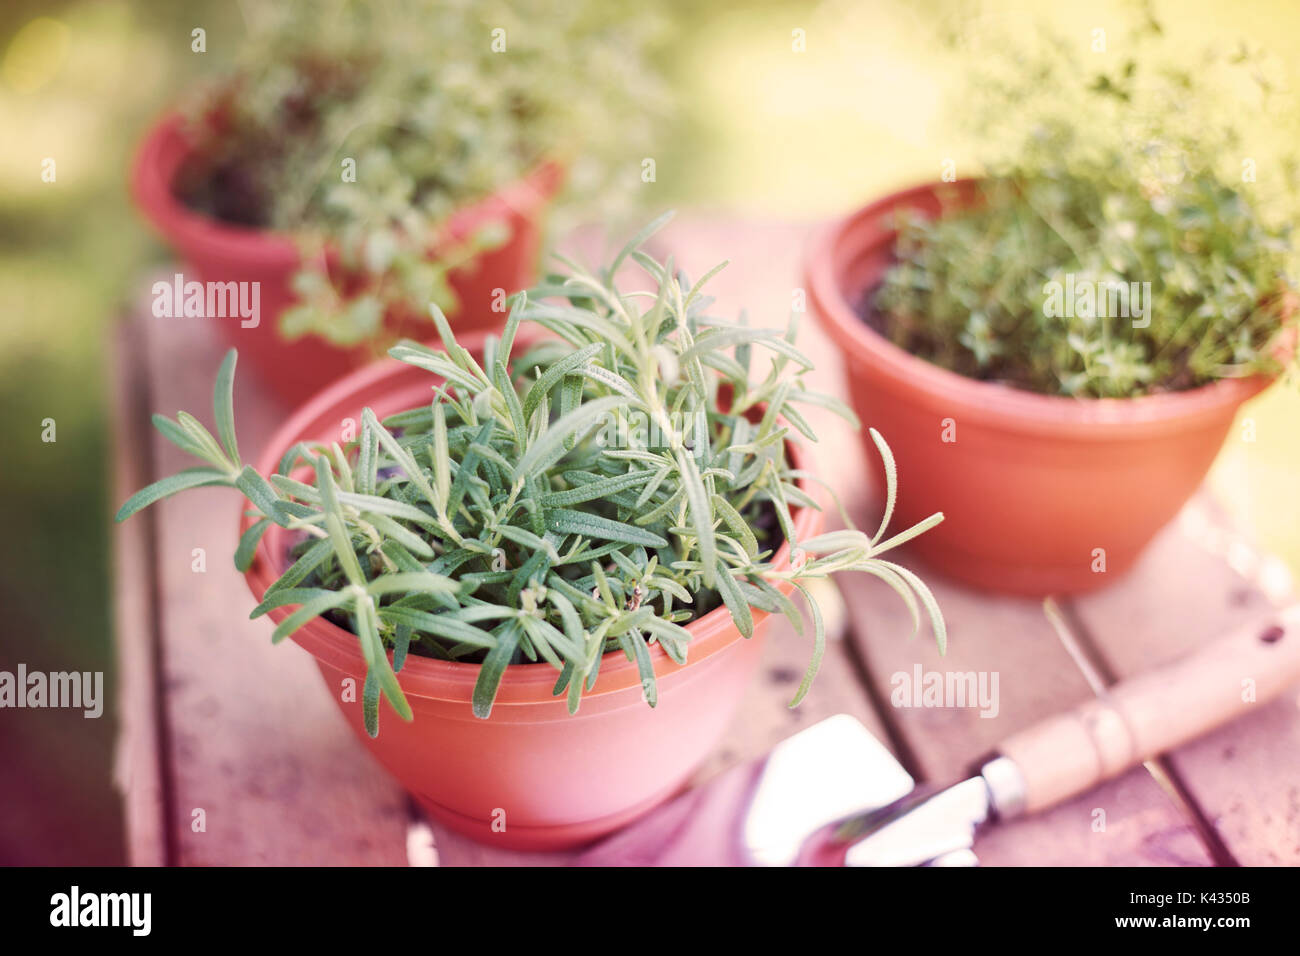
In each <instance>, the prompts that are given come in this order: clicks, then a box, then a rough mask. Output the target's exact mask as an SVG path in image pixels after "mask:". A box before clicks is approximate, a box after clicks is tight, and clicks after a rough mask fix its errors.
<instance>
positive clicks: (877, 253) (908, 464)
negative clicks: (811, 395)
mask: <svg viewBox="0 0 1300 956" xmlns="http://www.w3.org/2000/svg"><path fill="white" fill-rule="evenodd" d="M977 185H978V184H977V183H976V182H974V181H966V182H962V183H957V184H955V187H956V189H957V191H958V197H959V198H958V202H959V203H960V202H961V201H962V200H965V201H967V202H969V201H973V197H974V194H975V192H976V189H977ZM943 188H945V187H942V186H939V185H926V186H920V187H917V188H914V189H909V190H906V191H904V192H900V193H897V194H895V195H892V196H889V197H887V198H885V199H882V200H880V201H879V202H876V203H873V204H871V205H870V206H867V207H866V208H864V209H861V210H859V211H857V212H855V213H853V214H852V215H850V216H849V217H847V218H846V219H844V220H841V221H839V222H836V223H833V224H832V225H830V226H829V227H827V228H826V229H824V230H823V231H821V232H820V233H819V234H818V235H817V236H816V237H815V238H814V240H813V242H812V244H811V245H810V247H809V250H808V254H807V260H806V263H805V268H806V281H807V284H808V288H809V290H810V294H811V298H812V305H813V309H814V312H815V313H816V315H817V318H818V319H819V321H820V322H821V324H822V326H823V327H824V328H825V329H826V331H827V332H828V333H830V335H831V337H832V338H833V339H834V340H835V342H836V343H837V344H838V345H839V347H840V349H841V351H842V354H843V359H844V364H845V374H846V378H847V379H848V385H849V391H850V394H851V396H852V400H853V405H854V407H855V409H856V411H857V413H858V415H860V416H861V417H862V420H863V421H864V422H870V423H871V424H872V425H874V426H875V427H876V428H877V429H878V430H879V431H880V432H881V433H882V434H883V435H884V437H885V438H886V440H888V442H889V444H890V447H891V448H892V449H893V452H894V456H895V458H896V459H897V462H898V472H899V493H898V505H897V508H898V511H897V517H896V519H895V520H896V522H897V523H898V524H899V526H906V524H908V523H911V522H914V521H917V520H920V519H921V518H924V517H925V516H927V515H929V514H930V513H931V512H934V511H942V512H944V514H945V515H946V519H945V520H944V522H943V524H941V525H939V527H937V528H935V529H934V530H932V531H930V532H928V533H927V534H925V535H922V536H921V537H920V538H918V539H916V541H915V543H914V546H915V551H916V552H917V553H919V554H920V555H921V556H922V557H923V558H924V559H925V560H926V561H927V562H928V563H929V564H930V565H932V566H933V567H935V568H937V569H939V570H940V571H942V572H943V573H945V574H947V575H949V576H951V577H953V578H956V579H957V580H959V581H964V582H967V583H970V584H973V585H976V586H978V587H981V588H987V589H990V590H995V591H1006V592H1012V593H1019V594H1046V593H1068V592H1078V591H1085V590H1088V589H1091V588H1095V587H1099V586H1101V585H1104V584H1106V583H1108V582H1110V581H1112V580H1114V579H1115V578H1116V577H1117V576H1119V575H1122V574H1123V573H1124V572H1125V571H1127V570H1128V569H1129V568H1130V567H1131V566H1132V565H1133V563H1134V561H1135V560H1136V559H1137V557H1138V555H1139V553H1140V552H1141V551H1142V549H1143V548H1144V547H1145V546H1146V545H1147V543H1148V542H1150V541H1151V539H1152V537H1154V535H1155V534H1156V532H1157V531H1159V530H1160V528H1161V527H1162V526H1163V525H1164V524H1165V523H1166V522H1168V521H1169V520H1170V519H1171V518H1172V517H1173V516H1174V514H1176V513H1177V512H1178V510H1179V509H1180V508H1181V507H1182V506H1183V504H1184V502H1186V501H1187V499H1188V497H1189V496H1190V495H1191V494H1192V492H1193V491H1195V489H1196V488H1197V486H1198V485H1200V483H1201V481H1202V479H1204V477H1205V474H1206V472H1207V471H1208V470H1209V467H1210V465H1211V463H1212V462H1213V461H1214V458H1215V456H1216V454H1217V453H1218V451H1219V448H1220V446H1221V445H1222V444H1223V440H1224V437H1225V435H1226V434H1227V432H1228V429H1229V428H1230V427H1231V426H1232V422H1233V418H1234V416H1235V415H1236V412H1237V409H1238V407H1240V405H1241V404H1242V403H1243V402H1245V401H1246V400H1247V399H1249V398H1251V397H1253V396H1254V395H1256V394H1258V393H1259V392H1260V391H1261V390H1263V389H1264V388H1265V387H1267V385H1268V384H1269V382H1270V380H1269V379H1267V378H1263V377H1256V378H1250V379H1224V380H1222V381H1218V382H1215V383H1212V384H1210V385H1206V386H1203V387H1200V388H1195V389H1190V390H1187V391H1183V392H1170V393H1165V394H1160V395H1150V396H1142V397H1138V398H1130V399H1073V398H1066V397H1061V396H1051V395H1040V394H1035V393H1031V392H1027V391H1023V390H1020V389H1016V388H1012V387H1010V386H1005V385H998V384H992V383H988V382H979V381H976V380H974V379H970V378H966V377H965V376H962V375H958V374H956V373H955V372H950V371H948V370H946V369H943V368H940V367H939V366H937V365H933V364H931V363H930V362H927V361H925V360H923V359H920V358H917V357H915V356H913V355H911V354H909V353H907V352H906V351H904V350H903V349H900V348H898V347H897V346H895V345H893V344H892V343H890V342H889V341H887V340H886V339H885V338H883V337H882V336H881V335H879V334H877V333H876V332H875V331H874V330H872V329H871V328H870V327H868V326H867V324H866V323H865V322H863V321H862V319H861V318H859V316H858V314H857V311H856V310H855V308H854V304H856V303H859V302H861V300H862V297H863V295H864V293H865V292H866V291H867V290H868V289H870V288H872V287H873V286H876V285H878V284H879V283H880V281H881V279H882V278H883V275H884V272H885V270H886V269H887V268H888V267H889V265H890V263H891V261H892V247H893V241H894V235H895V234H894V230H893V227H892V222H893V215H894V213H895V212H897V211H898V210H901V209H907V208H912V209H916V210H919V211H920V212H921V213H922V214H924V215H929V216H935V215H939V214H940V212H941V208H942V206H941V202H940V199H939V196H938V195H937V191H938V190H940V189H943ZM945 438H948V439H955V440H945ZM870 457H871V458H872V459H873V461H875V455H874V454H872V455H871V456H870ZM876 468H877V471H879V465H878V464H877V465H876ZM1097 549H1104V567H1105V571H1104V572H1101V571H1099V570H1094V569H1095V568H1100V567H1101V564H1100V559H1101V558H1102V555H1101V552H1100V551H1098V550H1097Z"/></svg>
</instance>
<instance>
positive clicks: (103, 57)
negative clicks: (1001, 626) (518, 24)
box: [0, 0, 1300, 863]
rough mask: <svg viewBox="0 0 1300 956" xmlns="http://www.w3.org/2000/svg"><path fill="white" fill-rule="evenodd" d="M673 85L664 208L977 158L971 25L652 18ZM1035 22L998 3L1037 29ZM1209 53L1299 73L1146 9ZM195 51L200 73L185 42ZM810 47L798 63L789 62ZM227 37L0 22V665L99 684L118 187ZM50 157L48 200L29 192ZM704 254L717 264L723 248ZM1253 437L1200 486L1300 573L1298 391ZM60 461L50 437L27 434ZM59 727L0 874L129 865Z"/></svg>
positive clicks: (85, 759)
mask: <svg viewBox="0 0 1300 956" xmlns="http://www.w3.org/2000/svg"><path fill="white" fill-rule="evenodd" d="M662 7H663V9H664V12H665V14H666V15H667V16H669V17H670V18H671V22H672V24H673V27H672V30H671V31H670V37H671V42H670V43H669V45H668V47H667V49H666V50H665V52H664V66H665V69H666V70H667V71H668V73H669V75H670V78H671V80H672V82H673V85H674V89H675V91H676V96H677V98H678V109H679V120H678V122H677V123H676V124H674V125H673V126H672V127H671V128H666V129H665V130H664V132H663V137H662V144H661V147H660V148H659V149H658V150H657V151H656V161H657V165H658V169H657V173H658V183H657V187H656V189H657V193H656V196H655V203H656V205H658V206H660V207H667V206H677V207H679V208H681V207H687V206H689V207H692V208H695V209H697V210H705V211H709V212H717V213H719V214H731V215H746V216H760V217H772V218H784V219H800V220H803V219H809V218H814V217H824V216H830V215H833V214H835V213H838V212H841V211H845V210H847V209H849V208H850V207H852V206H854V205H855V204H858V203H860V202H862V201H864V200H866V199H868V198H871V197H872V196H876V195H879V194H880V193H882V192H884V191H887V190H890V189H892V188H894V187H897V186H900V185H903V184H907V183H913V182H918V181H921V180H926V179H935V178H937V177H938V176H939V173H940V164H941V163H942V162H943V160H944V159H947V158H952V159H955V160H956V161H957V164H958V169H962V168H963V164H964V163H966V162H967V161H968V159H969V157H970V156H971V155H972V149H971V147H972V144H971V143H968V142H961V141H959V140H956V139H954V138H953V137H952V135H951V133H950V132H949V130H950V128H951V127H950V124H947V123H946V122H945V115H946V114H945V113H944V112H943V110H944V106H945V104H946V103H947V102H948V97H951V96H952V95H954V94H960V92H961V89H962V76H961V74H960V72H959V71H956V70H955V69H954V68H953V67H952V65H951V64H950V62H949V61H948V60H947V58H946V57H945V56H944V55H943V53H942V51H941V49H940V47H939V44H938V43H937V41H936V36H937V32H938V31H939V30H941V29H942V28H943V26H944V25H945V23H947V22H950V20H951V18H952V17H953V16H954V15H955V14H956V12H957V10H958V9H959V7H960V8H963V10H967V9H968V8H969V7H970V4H956V3H950V2H942V0H935V2H930V3H906V2H901V0H900V2H892V0H890V2H886V0H880V2H875V0H860V2H825V3H820V4H810V3H806V2H754V3H745V4H741V3H737V4H730V5H728V4H723V5H718V6H717V7H716V8H714V9H709V8H705V5H702V4H696V3H689V2H685V0H671V2H664V3H663V4H662ZM1124 7H1125V5H1124V4H1120V3H1096V2H1086V3H1085V2H1078V3H1066V4H1052V5H1051V6H1050V11H1051V22H1052V23H1053V25H1054V26H1055V27H1056V29H1057V30H1058V32H1061V33H1064V34H1067V35H1077V36H1079V37H1080V42H1081V43H1085V42H1086V38H1087V37H1088V36H1089V34H1090V31H1091V30H1092V29H1093V28H1096V27H1102V28H1107V29H1113V30H1114V33H1115V35H1119V34H1121V33H1122V25H1123V20H1122V11H1123V10H1124ZM1047 9H1048V8H1047V7H1046V6H1045V5H1042V4H1034V3H1011V2H1006V3H990V4H986V5H985V10H986V13H985V14H984V15H985V16H986V17H988V18H990V19H991V20H993V21H998V22H999V23H1000V24H1001V25H1002V26H1003V27H1010V28H1011V29H1013V30H1018V29H1020V28H1021V27H1022V26H1023V27H1024V28H1025V29H1026V30H1027V29H1029V16H1030V15H1031V14H1032V15H1033V16H1043V15H1045V13H1046V11H1047ZM1162 9H1163V11H1164V13H1165V24H1166V27H1167V29H1168V30H1169V31H1170V32H1171V33H1172V34H1174V35H1175V36H1176V37H1178V38H1179V40H1180V41H1181V40H1184V39H1185V40H1186V42H1187V43H1188V44H1189V47H1190V46H1191V45H1200V44H1203V43H1205V42H1207V41H1210V40H1215V39H1217V40H1224V41H1225V42H1232V41H1234V40H1235V39H1236V38H1237V37H1243V38H1245V39H1247V40H1248V41H1249V42H1251V43H1252V44H1254V45H1260V44H1262V45H1264V46H1267V47H1268V48H1270V49H1271V50H1272V51H1273V52H1274V53H1276V54H1278V55H1280V56H1282V57H1284V58H1285V59H1287V60H1289V61H1292V62H1295V61H1296V60H1297V54H1300V5H1297V4H1296V3H1295V2H1294V0H1268V2H1264V0H1241V2H1219V3H1212V2H1208V0H1188V2H1180V3H1178V4H1176V5H1171V4H1166V5H1165V6H1164V7H1163V8H1162ZM195 26H202V27H204V29H206V31H207V38H208V39H207V52H206V53H204V54H195V53H192V52H191V51H190V31H191V30H192V29H193V28H194V27H195ZM796 29H799V30H803V31H805V36H806V51H805V52H802V53H796V52H794V51H793V49H792V42H791V41H792V31H794V30H796ZM242 33H243V26H242V21H241V18H240V15H239V8H238V6H237V5H235V4H231V3H228V2H190V3H184V4H178V3H171V2H163V0H159V2H156V3H144V2H140V3H128V2H125V0H83V2H68V3H59V2H41V3H38V2H33V0H6V3H5V4H4V6H3V8H0V130H2V131H3V138H4V146H3V148H0V402H2V403H3V408H4V412H5V414H4V416H3V418H2V419H0V422H2V425H0V427H2V428H3V430H4V434H3V445H0V449H2V451H0V500H3V501H7V502H9V503H10V504H11V505H12V507H10V508H9V510H8V512H7V521H6V527H5V533H4V534H3V535H0V600H3V606H4V626H3V628H0V669H8V670H12V669H13V668H14V666H15V665H16V664H17V663H18V662H19V661H22V662H25V663H26V664H27V665H28V666H29V667H30V668H32V669H41V670H65V669H76V670H104V671H107V672H108V673H107V675H106V687H107V688H111V687H112V685H113V674H112V644H111V604H110V602H111V593H112V592H111V586H110V577H109V575H110V567H109V554H110V543H111V538H110V534H111V528H110V524H109V520H110V514H111V510H112V508H113V507H115V506H116V504H117V502H112V501H110V500H109V499H110V495H111V490H110V479H109V468H110V464H111V461H110V457H109V456H110V455H111V454H112V439H111V431H110V422H109V420H108V412H107V408H108V400H107V396H108V382H109V376H110V374H111V369H110V367H109V361H110V352H111V350H110V348H109V342H110V338H109V333H110V331H111V329H112V326H113V323H114V322H115V320H116V319H117V318H118V317H119V316H121V315H122V314H123V312H124V310H126V309H128V308H130V306H131V304H132V302H134V301H138V300H139V299H140V297H141V295H142V285H141V283H142V276H143V274H144V273H145V270H146V269H147V267H148V266H149V264H150V263H151V262H157V261H162V260H164V259H165V258H166V253H165V251H164V250H163V248H162V247H161V245H160V244H159V243H158V242H156V241H155V240H154V239H153V238H152V237H151V236H150V235H149V233H148V232H147V231H146V230H145V228H144V226H143V225H142V223H141V221H140V219H139V217H138V216H137V215H135V213H134V210H133V209H132V208H131V205H130V202H129V199H128V197H127V195H126V191H125V180H126V168H127V164H128V161H129V158H130V156H131V153H132V150H133V148H134V146H135V143H136V141H137V139H138V137H139V135H140V133H141V131H142V129H143V127H144V126H145V124H146V123H147V122H149V120H150V119H151V118H152V117H153V116H154V115H155V114H156V113H157V112H158V111H159V110H161V109H162V108H163V107H164V106H165V105H166V104H167V103H168V102H169V101H170V100H171V99H172V98H173V97H174V95H175V93H176V91H178V90H179V89H182V88H183V87H184V86H185V85H186V84H187V83H188V82H191V81H192V80H193V79H194V78H195V77H198V76H204V75H212V74H214V73H217V72H219V71H221V70H222V69H223V67H224V66H226V65H227V64H228V63H229V62H230V61H231V58H232V55H233V54H234V52H235V51H236V50H237V48H238V44H239V43H240V39H241V36H242ZM46 157H53V158H54V159H55V160H56V162H57V180H56V182H54V183H45V182H42V179H41V163H42V160H43V159H44V158H46ZM718 254H719V256H722V255H724V254H725V250H719V253H718ZM1243 414H1244V415H1246V416H1250V417H1251V418H1253V419H1254V421H1255V424H1256V433H1257V436H1258V437H1257V441H1255V442H1253V443H1248V442H1245V441H1242V440H1229V442H1228V443H1227V446H1226V447H1225V449H1224V452H1223V454H1222V456H1221V458H1220V461H1219V463H1218V464H1217V465H1216V468H1215V472H1214V475H1213V477H1212V481H1213V483H1214V485H1215V486H1216V488H1217V490H1218V491H1219V492H1220V493H1221V496H1222V497H1223V498H1224V500H1225V501H1226V502H1227V503H1228V504H1229V505H1230V507H1232V508H1233V509H1234V510H1236V511H1238V512H1239V515H1240V517H1241V518H1243V519H1244V520H1245V521H1246V522H1248V524H1249V525H1250V526H1252V527H1253V528H1254V529H1255V531H1256V534H1257V536H1258V539H1259V540H1260V542H1261V543H1262V544H1263V545H1264V546H1265V547H1266V548H1268V549H1270V550H1272V551H1274V552H1276V553H1277V554H1279V555H1281V556H1282V557H1283V558H1284V559H1285V561H1286V562H1287V563H1288V564H1289V566H1290V567H1291V568H1292V570H1293V572H1300V496H1297V494H1296V485H1297V475H1298V474H1300V456H1298V454H1297V452H1298V451H1300V441H1297V435H1296V431H1297V430H1296V426H1295V422H1296V421H1297V420H1298V419H1300V392H1298V391H1297V390H1296V389H1295V388H1289V389H1288V388H1282V387H1278V388H1274V389H1272V390H1271V391H1270V392H1269V393H1268V394H1266V395H1265V396H1263V397H1262V398H1260V399H1258V400H1257V401H1255V402H1254V403H1252V404H1251V405H1250V406H1249V407H1248V408H1247V409H1246V410H1245V411H1244V412H1243ZM47 418H53V419H55V421H56V422H57V441H56V442H54V443H46V442H43V441H42V440H41V433H42V427H43V426H42V421H43V420H44V419H47ZM112 703H113V700H112V694H111V691H110V693H109V705H110V710H109V712H108V713H106V715H105V717H104V718H103V719H101V720H99V721H87V720H83V719H82V718H81V716H80V714H79V713H76V712H65V711H35V712H33V711H12V710H7V711H5V712H3V713H2V714H0V781H2V782H0V863H115V862H121V861H123V860H124V858H125V857H124V849H123V836H122V828H121V822H120V808H119V804H118V800H117V796H116V794H115V792H114V790H113V789H112V786H111V775H110V774H111V766H112V754H113V749H112V748H113V741H114V737H115V729H116V728H115V721H114V716H113V711H112Z"/></svg>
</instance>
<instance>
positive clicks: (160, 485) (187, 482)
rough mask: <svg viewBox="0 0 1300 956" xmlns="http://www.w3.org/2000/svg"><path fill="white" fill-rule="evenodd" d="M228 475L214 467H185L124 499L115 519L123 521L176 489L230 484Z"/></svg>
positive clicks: (182, 489) (183, 489)
mask: <svg viewBox="0 0 1300 956" xmlns="http://www.w3.org/2000/svg"><path fill="white" fill-rule="evenodd" d="M232 484H233V482H232V481H231V480H230V477H229V476H228V475H227V474H226V473H225V472H223V471H217V470H216V469H215V468H186V469H185V470H184V471H182V472H179V473H177V474H175V475H168V476H167V477H166V478H160V479H159V480H158V481H155V482H154V483H153V484H151V485H147V486H146V487H144V488H141V489H140V490H139V491H137V492H136V493H135V494H133V495H132V496H131V497H130V498H128V499H126V501H125V503H123V505H122V507H121V508H119V509H118V511H117V517H116V519H115V520H117V521H125V520H126V519H127V518H129V517H131V515H133V514H135V513H136V512H137V511H139V510H140V509H142V508H147V507H148V506H149V505H151V504H153V503H154V502H155V501H160V500H162V499H163V498H166V497H168V496H169V495H174V494H176V492H178V491H185V490H186V489H189V488H202V487H204V486H205V485H232Z"/></svg>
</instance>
